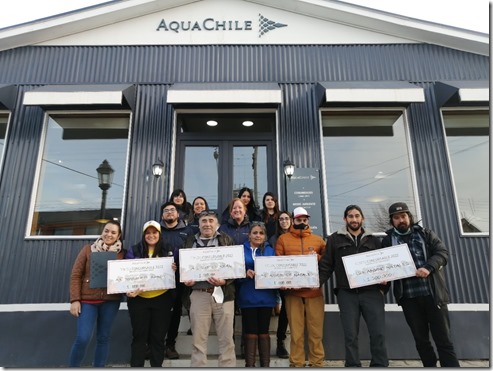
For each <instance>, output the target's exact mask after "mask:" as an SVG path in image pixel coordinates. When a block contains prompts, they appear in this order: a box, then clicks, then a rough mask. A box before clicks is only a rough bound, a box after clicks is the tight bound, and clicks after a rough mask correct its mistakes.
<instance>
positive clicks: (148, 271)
mask: <svg viewBox="0 0 493 371" xmlns="http://www.w3.org/2000/svg"><path fill="white" fill-rule="evenodd" d="M173 261H174V260H173V258H172V257H166V258H152V259H122V260H108V294H117V293H123V292H130V291H134V290H136V289H142V290H144V291H150V290H162V289H174V288H175V287H176V283H175V272H174V271H173V269H172V268H171V265H172V263H173Z"/></svg>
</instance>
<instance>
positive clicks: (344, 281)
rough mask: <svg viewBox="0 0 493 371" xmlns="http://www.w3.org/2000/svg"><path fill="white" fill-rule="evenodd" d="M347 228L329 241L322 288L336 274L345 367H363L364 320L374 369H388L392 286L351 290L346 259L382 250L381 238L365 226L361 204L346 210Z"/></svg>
mask: <svg viewBox="0 0 493 371" xmlns="http://www.w3.org/2000/svg"><path fill="white" fill-rule="evenodd" d="M343 220H344V223H345V226H344V227H342V228H341V229H339V230H338V231H336V232H334V233H332V234H331V235H330V236H329V238H328V239H327V248H326V251H325V255H324V256H323V258H322V260H321V261H320V264H319V275H320V286H321V285H322V284H324V283H325V282H326V281H327V279H329V278H330V277H331V276H332V273H333V272H335V279H336V280H335V281H336V282H335V290H334V292H335V294H336V295H337V302H338V305H339V312H340V317H341V322H342V329H343V331H344V347H345V367H361V361H360V357H359V344H358V343H359V340H358V333H359V323H360V318H361V317H363V319H364V320H365V322H366V327H367V328H368V334H369V335H370V353H371V360H370V367H388V365H389V359H388V356H387V346H386V344H385V294H386V293H387V292H388V291H389V287H390V283H386V284H374V285H368V286H362V287H358V288H353V289H352V288H351V287H350V285H349V280H348V277H347V275H346V270H345V269H344V263H343V257H345V256H350V255H353V254H359V253H364V252H369V251H375V250H377V249H380V248H381V243H380V239H379V238H378V237H376V236H374V235H372V234H371V233H369V231H368V230H366V229H365V228H364V227H363V222H364V220H365V217H364V215H363V211H362V210H361V208H360V207H359V206H358V205H349V206H347V207H346V210H344V218H343Z"/></svg>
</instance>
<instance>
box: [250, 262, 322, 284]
mask: <svg viewBox="0 0 493 371" xmlns="http://www.w3.org/2000/svg"><path fill="white" fill-rule="evenodd" d="M319 286H320V283H319V277H318V260H317V255H316V254H309V255H285V256H257V257H256V258H255V288H257V289H276V288H280V287H286V288H302V287H319Z"/></svg>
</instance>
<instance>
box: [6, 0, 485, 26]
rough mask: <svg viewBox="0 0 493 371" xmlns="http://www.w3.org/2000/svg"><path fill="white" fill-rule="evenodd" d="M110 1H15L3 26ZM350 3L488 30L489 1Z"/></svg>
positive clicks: (360, 0) (364, 0) (380, 0)
mask: <svg viewBox="0 0 493 371" xmlns="http://www.w3.org/2000/svg"><path fill="white" fill-rule="evenodd" d="M107 1H108V0H104V1H101V0H44V1H41V0H12V1H9V5H8V6H6V7H2V11H1V12H0V28H3V27H8V26H12V25H16V24H20V23H24V22H29V21H32V20H35V19H40V18H44V17H48V16H51V15H55V14H60V13H64V12H67V11H71V10H75V9H80V8H84V7H87V6H91V5H95V4H100V3H104V2H107ZM344 1H345V2H347V3H354V4H357V5H362V6H366V7H369V8H374V9H380V10H384V11H386V12H390V13H395V14H401V15H405V16H408V17H412V18H418V19H422V20H427V21H431V22H435V23H440V24H445V25H449V26H454V27H459V28H464V29H467V30H472V31H478V32H483V33H489V31H490V24H489V19H490V1H489V0H412V1H411V0H344Z"/></svg>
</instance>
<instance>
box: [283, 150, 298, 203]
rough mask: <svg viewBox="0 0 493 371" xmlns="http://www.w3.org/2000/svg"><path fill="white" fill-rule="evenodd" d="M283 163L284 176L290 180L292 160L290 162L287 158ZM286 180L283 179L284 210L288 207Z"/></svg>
mask: <svg viewBox="0 0 493 371" xmlns="http://www.w3.org/2000/svg"><path fill="white" fill-rule="evenodd" d="M283 165H284V175H285V178H288V180H289V181H290V180H291V177H292V176H293V174H294V169H295V165H294V162H292V161H291V160H290V159H289V158H288V159H287V160H286V161H284V164H283ZM288 180H286V179H284V195H285V203H286V206H285V210H286V211H289V209H288Z"/></svg>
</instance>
